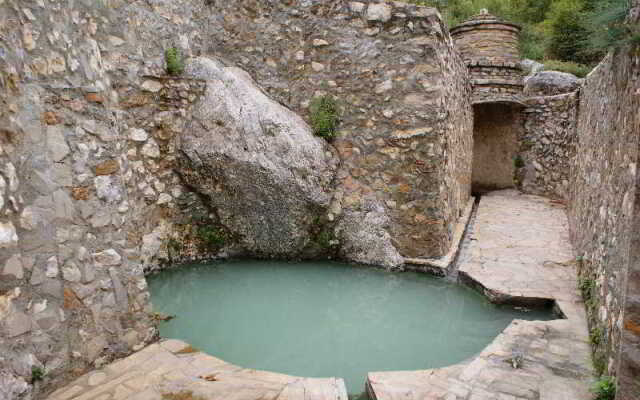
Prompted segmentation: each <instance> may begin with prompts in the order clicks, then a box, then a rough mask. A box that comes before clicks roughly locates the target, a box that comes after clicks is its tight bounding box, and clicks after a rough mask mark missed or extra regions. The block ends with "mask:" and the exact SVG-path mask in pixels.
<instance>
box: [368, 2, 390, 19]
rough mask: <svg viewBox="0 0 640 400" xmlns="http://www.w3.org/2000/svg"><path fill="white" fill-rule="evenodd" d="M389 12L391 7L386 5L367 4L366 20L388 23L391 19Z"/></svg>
mask: <svg viewBox="0 0 640 400" xmlns="http://www.w3.org/2000/svg"><path fill="white" fill-rule="evenodd" d="M391 10H392V8H391V6H390V5H389V4H386V3H369V7H368V8H367V20H368V21H380V22H388V21H389V20H390V19H391Z"/></svg>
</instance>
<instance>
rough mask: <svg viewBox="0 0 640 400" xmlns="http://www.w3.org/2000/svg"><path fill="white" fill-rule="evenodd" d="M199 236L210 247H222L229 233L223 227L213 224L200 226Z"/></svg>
mask: <svg viewBox="0 0 640 400" xmlns="http://www.w3.org/2000/svg"><path fill="white" fill-rule="evenodd" d="M197 236H198V239H199V240H200V242H202V244H203V245H204V246H205V247H206V248H208V249H217V248H220V247H222V246H224V244H225V243H226V241H227V235H226V234H225V233H224V232H223V231H222V230H221V229H219V228H216V227H212V226H199V227H198V229H197Z"/></svg>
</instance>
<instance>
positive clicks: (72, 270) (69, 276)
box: [62, 262, 82, 282]
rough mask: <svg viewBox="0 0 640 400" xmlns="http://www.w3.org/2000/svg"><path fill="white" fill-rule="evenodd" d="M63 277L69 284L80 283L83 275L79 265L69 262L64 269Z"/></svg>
mask: <svg viewBox="0 0 640 400" xmlns="http://www.w3.org/2000/svg"><path fill="white" fill-rule="evenodd" d="M62 277H63V278H64V279H65V280H67V281H69V282H80V280H81V279H82V273H81V272H80V269H79V268H78V266H77V265H75V264H74V263H73V262H69V263H67V264H66V265H65V266H64V267H62Z"/></svg>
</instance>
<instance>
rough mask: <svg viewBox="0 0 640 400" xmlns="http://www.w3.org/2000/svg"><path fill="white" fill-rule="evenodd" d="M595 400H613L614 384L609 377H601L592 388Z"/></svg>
mask: <svg viewBox="0 0 640 400" xmlns="http://www.w3.org/2000/svg"><path fill="white" fill-rule="evenodd" d="M592 391H593V393H594V394H595V395H596V398H595V400H614V399H615V397H616V382H615V380H614V379H613V378H612V377H610V376H603V377H601V378H600V379H599V380H598V381H597V382H596V383H595V385H593V388H592Z"/></svg>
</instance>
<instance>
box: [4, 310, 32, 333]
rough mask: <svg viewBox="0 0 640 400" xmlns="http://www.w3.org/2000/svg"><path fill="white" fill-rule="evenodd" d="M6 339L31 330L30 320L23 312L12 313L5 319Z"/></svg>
mask: <svg viewBox="0 0 640 400" xmlns="http://www.w3.org/2000/svg"><path fill="white" fill-rule="evenodd" d="M5 326H6V329H5V330H6V332H7V337H10V338H12V337H15V336H20V335H22V334H25V333H27V332H29V331H30V330H31V318H29V316H28V315H27V314H25V313H23V312H19V311H14V312H13V313H11V314H9V316H8V317H7V318H6V319H5Z"/></svg>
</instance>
